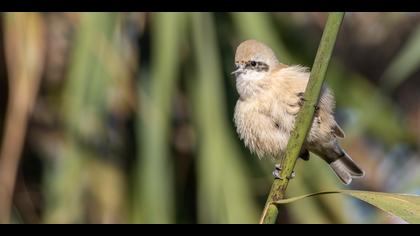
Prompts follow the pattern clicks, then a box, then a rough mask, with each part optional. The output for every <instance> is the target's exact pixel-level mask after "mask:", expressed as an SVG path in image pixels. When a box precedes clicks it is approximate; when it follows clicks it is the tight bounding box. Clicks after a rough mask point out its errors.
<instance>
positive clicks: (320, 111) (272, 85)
mask: <svg viewBox="0 0 420 236" xmlns="http://www.w3.org/2000/svg"><path fill="white" fill-rule="evenodd" d="M235 65H236V70H235V71H234V72H233V73H232V74H234V75H235V77H236V89H237V91H238V93H239V99H238V101H237V103H236V106H235V115H234V121H235V125H236V129H237V132H238V134H239V136H240V138H241V140H243V141H244V143H245V146H246V147H248V148H249V149H250V150H251V152H252V153H256V154H257V155H258V157H259V158H260V159H261V158H263V157H269V158H273V159H274V158H282V157H283V155H284V151H285V149H286V146H287V142H288V140H289V138H290V133H291V131H292V130H293V128H294V122H295V118H296V115H297V113H298V111H299V109H300V107H301V106H302V105H303V102H304V99H303V94H304V91H305V88H306V85H307V83H308V79H309V70H308V68H306V67H302V66H298V65H295V66H288V65H285V64H282V63H279V61H278V60H277V58H276V56H275V55H274V52H273V51H272V50H271V49H270V48H269V47H267V46H266V45H264V44H262V43H260V42H258V41H256V40H247V41H244V42H242V43H241V44H240V45H239V46H238V48H237V49H236V55H235ZM334 107H335V101H334V97H333V95H332V93H331V91H330V90H329V89H328V88H327V87H324V88H323V90H322V92H321V98H320V101H319V103H318V106H317V109H316V112H315V116H314V121H313V123H312V128H311V130H310V131H309V133H308V136H307V138H306V141H305V143H304V146H303V147H302V151H301V155H300V157H301V158H302V159H304V160H308V158H309V152H308V150H309V151H311V152H313V153H315V154H317V155H318V156H320V157H321V158H322V159H324V160H325V161H326V162H327V163H328V164H329V165H330V166H331V168H332V169H333V170H334V172H335V173H336V174H337V176H338V177H339V178H340V179H341V180H342V181H343V182H344V183H345V184H349V183H350V182H351V181H352V178H355V177H362V176H363V175H364V173H363V171H362V170H361V169H360V168H359V167H358V166H357V165H356V163H355V162H354V161H353V160H352V159H351V158H350V156H349V155H347V153H346V152H345V151H344V150H343V149H342V148H341V147H340V145H339V144H338V141H337V138H344V132H343V130H342V129H341V128H340V126H339V125H338V124H337V122H336V121H335V119H334V115H333V112H334ZM278 168H279V167H277V169H278ZM278 170H279V169H278ZM275 176H276V177H278V173H277V174H275Z"/></svg>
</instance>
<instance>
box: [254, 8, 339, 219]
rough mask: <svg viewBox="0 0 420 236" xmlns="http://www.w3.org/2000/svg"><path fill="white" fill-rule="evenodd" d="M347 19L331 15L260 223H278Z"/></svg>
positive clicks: (334, 14) (335, 14) (336, 14)
mask: <svg viewBox="0 0 420 236" xmlns="http://www.w3.org/2000/svg"><path fill="white" fill-rule="evenodd" d="M343 17H344V13H329V16H328V19H327V23H326V25H325V29H324V33H323V34H322V38H321V42H320V45H319V48H318V52H317V54H316V57H315V61H314V65H313V67H312V71H311V75H310V79H309V81H308V85H307V87H306V89H305V94H304V98H305V103H304V105H303V107H302V108H301V110H300V111H299V113H298V115H297V118H296V121H295V124H296V125H295V129H294V130H293V132H292V134H291V136H290V140H289V142H288V144H287V148H286V153H285V156H284V158H282V159H281V160H280V163H279V164H280V166H281V167H282V171H281V174H280V179H276V180H274V183H273V185H272V187H271V190H270V193H269V196H268V199H267V203H266V206H265V207H264V211H263V214H262V217H261V220H260V223H263V224H270V223H271V224H274V223H275V222H276V220H277V216H278V213H279V210H278V207H277V206H276V205H274V204H272V203H273V202H275V201H278V200H281V199H283V198H284V195H285V192H286V189H287V185H288V183H289V178H290V176H291V174H292V172H293V169H294V167H295V164H296V161H297V159H298V156H299V153H300V151H301V148H302V145H303V143H304V142H305V139H306V135H307V133H308V131H309V129H310V127H311V126H312V121H313V116H314V111H315V107H316V106H317V104H318V100H319V95H320V92H321V88H322V85H323V83H324V80H325V74H326V71H327V68H328V64H329V61H330V58H331V54H332V51H333V48H334V45H335V41H336V38H337V35H338V31H339V29H340V26H341V23H342V20H343Z"/></svg>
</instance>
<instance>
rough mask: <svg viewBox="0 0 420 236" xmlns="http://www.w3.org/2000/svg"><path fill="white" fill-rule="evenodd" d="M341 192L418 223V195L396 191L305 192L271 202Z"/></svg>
mask: <svg viewBox="0 0 420 236" xmlns="http://www.w3.org/2000/svg"><path fill="white" fill-rule="evenodd" d="M334 193H341V194H345V195H348V196H352V197H355V198H358V199H360V200H362V201H365V202H367V203H369V204H371V205H374V206H376V207H378V208H379V209H381V210H383V211H385V212H388V213H390V214H392V215H395V216H398V217H400V218H401V219H403V220H405V221H407V222H408V223H413V224H419V223H420V196H418V195H409V194H397V193H381V192H368V191H354V190H334V191H324V192H318V193H311V194H306V195H302V196H298V197H293V198H288V199H283V200H279V201H276V202H273V203H274V204H285V203H291V202H295V201H297V200H301V199H304V198H307V197H312V196H318V195H325V194H334Z"/></svg>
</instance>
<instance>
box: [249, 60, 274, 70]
mask: <svg viewBox="0 0 420 236" xmlns="http://www.w3.org/2000/svg"><path fill="white" fill-rule="evenodd" d="M245 67H246V68H250V69H252V70H257V71H268V69H269V66H268V65H267V64H265V63H264V62H262V61H248V62H247V63H246V66H245Z"/></svg>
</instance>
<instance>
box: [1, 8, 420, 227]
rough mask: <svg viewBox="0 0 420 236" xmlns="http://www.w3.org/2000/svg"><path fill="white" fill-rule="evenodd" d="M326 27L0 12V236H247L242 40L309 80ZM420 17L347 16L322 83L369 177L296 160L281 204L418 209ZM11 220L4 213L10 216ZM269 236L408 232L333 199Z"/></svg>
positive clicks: (252, 197) (301, 22) (261, 183)
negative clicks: (57, 229)
mask: <svg viewBox="0 0 420 236" xmlns="http://www.w3.org/2000/svg"><path fill="white" fill-rule="evenodd" d="M326 17H327V14H326V13H3V14H1V29H0V32H1V44H0V47H1V49H2V50H1V53H0V54H1V56H0V122H1V123H0V124H1V125H0V134H1V136H0V137H1V138H0V140H1V147H0V148H1V153H0V222H3V223H7V222H12V223H257V222H258V219H259V217H260V214H261V211H262V209H263V206H264V203H265V200H266V197H267V194H268V192H269V189H270V185H271V183H272V180H273V177H272V175H271V172H272V171H273V162H272V161H269V160H266V161H264V160H263V161H260V160H258V158H257V157H254V156H252V155H251V154H250V153H249V151H248V150H247V149H245V148H244V146H243V144H242V143H241V142H240V140H239V139H238V137H237V135H236V132H235V127H234V124H233V120H232V119H233V110H234V106H235V102H236V99H237V98H238V95H237V93H236V89H235V81H234V78H233V77H232V76H231V75H230V72H231V71H232V70H233V68H234V65H233V60H234V53H235V49H236V46H237V45H238V44H239V43H240V42H241V41H243V40H246V39H251V38H253V39H257V40H260V41H262V42H264V43H266V44H267V45H269V46H270V47H272V48H273V50H274V51H275V53H276V54H277V56H278V58H279V60H280V61H281V62H283V63H285V64H302V65H306V66H311V65H312V63H313V60H314V58H315V54H316V50H317V48H318V43H319V41H320V38H321V34H322V31H323V27H324V24H325V21H326ZM419 23H420V14H419V13H347V14H346V16H345V18H344V22H343V25H342V28H341V30H340V33H339V36H338V39H337V43H336V46H335V50H334V53H333V58H332V60H331V64H330V66H329V69H328V72H327V83H328V85H329V86H330V87H331V88H332V90H333V91H334V93H335V96H336V100H337V109H336V118H337V120H338V122H339V124H340V125H341V126H342V127H343V129H344V130H345V132H346V135H347V136H346V139H344V140H342V144H343V146H344V147H345V149H346V150H347V152H348V153H349V154H350V155H351V156H352V157H353V159H355V160H356V162H357V163H360V166H361V167H362V168H363V169H364V170H365V172H366V176H365V177H364V178H362V179H358V180H355V181H353V183H352V184H351V185H350V186H344V185H342V184H341V183H340V182H339V180H338V178H337V177H336V176H335V175H334V174H333V173H332V172H331V171H330V169H329V167H328V166H327V165H326V164H325V163H324V162H323V161H321V160H320V159H318V158H311V159H310V161H309V162H303V161H299V162H298V163H297V166H296V173H297V177H296V178H295V179H293V180H292V181H291V183H290V185H289V188H288V191H287V195H288V196H296V195H299V194H305V193H311V192H316V191H322V190H331V189H337V188H339V189H344V188H349V189H360V190H369V191H381V192H399V193H416V194H420V152H419V147H420V80H419V79H418V78H419V77H420V70H419V66H420V24H419ZM8 209H10V211H9V210H8ZM279 223H404V222H403V221H402V220H400V219H398V218H395V217H392V216H390V215H388V214H386V213H384V212H382V211H380V210H378V209H376V208H374V207H371V206H370V205H368V204H366V203H363V202H360V201H357V200H354V199H351V198H347V197H343V196H339V195H337V196H336V195H334V196H321V197H314V198H308V199H305V200H301V201H298V202H296V203H292V204H289V205H285V206H282V207H281V213H280V217H279Z"/></svg>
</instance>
